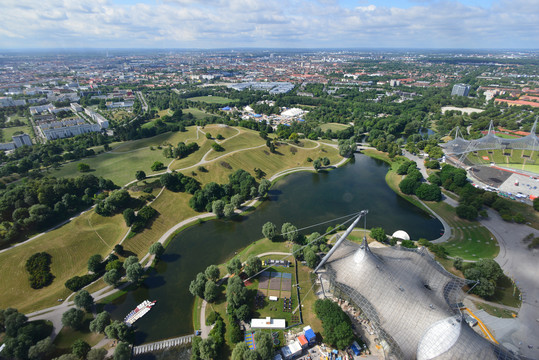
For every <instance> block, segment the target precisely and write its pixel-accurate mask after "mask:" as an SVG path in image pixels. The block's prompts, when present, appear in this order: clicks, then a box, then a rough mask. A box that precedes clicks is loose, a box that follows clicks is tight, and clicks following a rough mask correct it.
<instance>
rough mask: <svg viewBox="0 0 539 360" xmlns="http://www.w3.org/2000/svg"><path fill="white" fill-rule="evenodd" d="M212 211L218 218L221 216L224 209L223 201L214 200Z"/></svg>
mask: <svg viewBox="0 0 539 360" xmlns="http://www.w3.org/2000/svg"><path fill="white" fill-rule="evenodd" d="M211 208H212V212H213V213H214V214H215V215H217V217H218V218H220V217H223V215H224V209H225V202H224V201H223V200H215V201H214V202H213V203H212V205H211Z"/></svg>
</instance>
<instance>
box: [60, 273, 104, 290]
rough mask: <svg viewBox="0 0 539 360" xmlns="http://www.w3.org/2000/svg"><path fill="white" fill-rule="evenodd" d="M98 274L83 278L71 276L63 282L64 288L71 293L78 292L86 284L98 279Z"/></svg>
mask: <svg viewBox="0 0 539 360" xmlns="http://www.w3.org/2000/svg"><path fill="white" fill-rule="evenodd" d="M99 277H100V274H87V275H83V276H73V277H72V278H71V279H68V280H67V281H66V282H65V287H66V288H68V289H69V290H71V291H79V290H80V289H82V288H83V287H85V286H86V285H88V284H91V283H92V282H94V281H95V280H97V279H99Z"/></svg>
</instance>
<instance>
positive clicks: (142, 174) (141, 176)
mask: <svg viewBox="0 0 539 360" xmlns="http://www.w3.org/2000/svg"><path fill="white" fill-rule="evenodd" d="M135 179H137V180H138V181H142V180H144V179H146V173H145V172H144V171H142V170H138V171H137V172H136V173H135Z"/></svg>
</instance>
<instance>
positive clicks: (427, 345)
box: [417, 317, 461, 360]
mask: <svg viewBox="0 0 539 360" xmlns="http://www.w3.org/2000/svg"><path fill="white" fill-rule="evenodd" d="M460 329H461V323H460V321H457V319H456V318H455V317H449V318H446V319H442V320H440V321H437V322H435V323H434V324H432V326H431V327H429V328H428V329H427V331H425V333H424V334H423V336H422V337H421V340H420V341H419V345H418V346H417V360H429V359H434V358H436V357H438V356H440V355H442V354H443V353H445V352H446V351H448V350H449V349H451V348H452V347H453V345H455V343H456V342H457V340H458V338H459V336H460Z"/></svg>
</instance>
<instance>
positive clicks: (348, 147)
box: [339, 139, 357, 157]
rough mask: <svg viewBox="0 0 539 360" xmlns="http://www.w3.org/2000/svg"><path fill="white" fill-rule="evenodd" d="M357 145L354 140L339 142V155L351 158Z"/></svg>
mask: <svg viewBox="0 0 539 360" xmlns="http://www.w3.org/2000/svg"><path fill="white" fill-rule="evenodd" d="M356 148H357V146H356V143H355V142H354V141H353V140H352V139H348V140H340V141H339V155H341V156H342V157H350V156H352V154H353V153H354V151H356Z"/></svg>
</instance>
